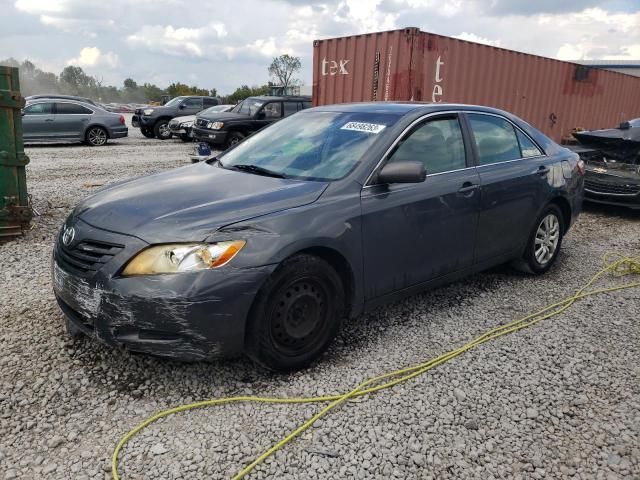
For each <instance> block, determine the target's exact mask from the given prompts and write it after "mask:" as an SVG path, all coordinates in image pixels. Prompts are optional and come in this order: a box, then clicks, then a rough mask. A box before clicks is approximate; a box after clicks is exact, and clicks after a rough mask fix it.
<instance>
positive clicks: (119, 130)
mask: <svg viewBox="0 0 640 480" xmlns="http://www.w3.org/2000/svg"><path fill="white" fill-rule="evenodd" d="M127 135H129V129H128V128H127V127H126V126H124V125H123V126H121V127H112V128H111V131H110V132H109V137H110V138H123V137H126V136H127Z"/></svg>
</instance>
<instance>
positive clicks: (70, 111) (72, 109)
mask: <svg viewBox="0 0 640 480" xmlns="http://www.w3.org/2000/svg"><path fill="white" fill-rule="evenodd" d="M56 113H57V114H58V115H90V114H91V113H93V112H92V111H91V110H89V109H88V108H87V107H83V106H82V105H77V104H75V103H56Z"/></svg>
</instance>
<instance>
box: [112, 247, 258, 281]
mask: <svg viewBox="0 0 640 480" xmlns="http://www.w3.org/2000/svg"><path fill="white" fill-rule="evenodd" d="M245 243H246V242H245V241H244V240H236V241H231V242H219V243H211V244H206V243H192V244H184V243H175V244H168V245H156V246H154V247H150V248H147V249H146V250H143V251H142V252H140V253H139V254H138V255H136V256H135V257H133V260H131V261H130V262H129V264H128V265H127V266H126V268H125V269H124V271H123V272H122V275H124V276H130V275H154V274H158V273H180V272H193V271H196V270H208V269H212V268H219V267H221V266H223V265H225V264H227V263H229V261H231V259H232V258H233V257H235V256H236V254H237V253H238V252H239V251H240V250H241V249H242V247H244V245H245Z"/></svg>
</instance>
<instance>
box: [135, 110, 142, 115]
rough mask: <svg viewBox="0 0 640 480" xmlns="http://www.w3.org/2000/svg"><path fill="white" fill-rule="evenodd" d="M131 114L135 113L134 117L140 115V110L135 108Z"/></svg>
mask: <svg viewBox="0 0 640 480" xmlns="http://www.w3.org/2000/svg"><path fill="white" fill-rule="evenodd" d="M133 113H135V114H136V115H142V109H141V108H136V109H135V110H134V112H133Z"/></svg>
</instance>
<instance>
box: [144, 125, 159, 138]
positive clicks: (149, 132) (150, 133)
mask: <svg viewBox="0 0 640 480" xmlns="http://www.w3.org/2000/svg"><path fill="white" fill-rule="evenodd" d="M140 132H141V133H142V135H144V136H145V137H147V138H155V136H156V134H155V133H153V129H151V128H148V127H142V128H141V129H140Z"/></svg>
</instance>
